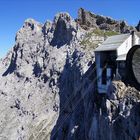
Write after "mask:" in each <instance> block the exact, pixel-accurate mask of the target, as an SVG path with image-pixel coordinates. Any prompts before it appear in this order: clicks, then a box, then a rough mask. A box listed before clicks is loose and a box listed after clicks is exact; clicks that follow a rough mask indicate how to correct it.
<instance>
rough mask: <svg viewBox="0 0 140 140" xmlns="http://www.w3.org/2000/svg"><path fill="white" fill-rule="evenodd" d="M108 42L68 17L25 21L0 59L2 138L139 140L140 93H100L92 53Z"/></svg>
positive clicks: (115, 88) (119, 88)
mask: <svg viewBox="0 0 140 140" xmlns="http://www.w3.org/2000/svg"><path fill="white" fill-rule="evenodd" d="M103 40H104V38H103V36H98V35H96V34H94V33H93V31H92V30H89V31H87V30H83V29H82V28H81V27H80V25H79V24H78V23H77V22H75V20H74V19H72V18H71V17H70V15H69V14H68V13H60V14H57V15H56V16H55V18H54V20H53V21H46V23H45V24H41V23H39V22H37V21H35V20H33V19H27V20H26V21H25V23H24V24H23V27H22V28H21V29H20V30H19V31H18V32H17V34H16V41H15V45H14V47H13V48H12V49H11V50H10V51H9V53H8V54H7V55H6V57H5V58H3V59H2V60H0V140H50V139H51V140H122V139H123V140H131V139H132V140H137V139H138V138H139V136H140V110H139V108H140V104H139V103H140V97H139V91H138V90H136V89H135V88H132V87H130V86H129V87H127V86H126V85H125V84H124V83H123V82H122V81H113V83H112V85H110V89H109V91H108V93H107V95H106V96H100V95H99V94H98V93H97V91H96V80H97V77H96V66H95V63H94V61H95V58H94V49H95V47H97V45H98V44H99V43H102V41H103Z"/></svg>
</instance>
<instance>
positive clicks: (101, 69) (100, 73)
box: [95, 32, 140, 93]
mask: <svg viewBox="0 0 140 140" xmlns="http://www.w3.org/2000/svg"><path fill="white" fill-rule="evenodd" d="M136 44H140V38H139V35H138V34H136V33H134V32H132V33H131V34H121V35H115V36H111V37H109V38H108V39H107V40H105V41H104V42H103V44H101V45H100V46H99V47H97V48H96V49H95V61H96V71H97V87H98V92H99V93H107V91H108V87H109V86H110V84H111V81H112V79H113V78H114V77H117V78H120V79H123V78H125V74H126V71H125V69H126V56H127V53H128V51H129V50H130V49H131V48H132V46H134V45H136Z"/></svg>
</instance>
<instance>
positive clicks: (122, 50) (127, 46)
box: [117, 35, 132, 56]
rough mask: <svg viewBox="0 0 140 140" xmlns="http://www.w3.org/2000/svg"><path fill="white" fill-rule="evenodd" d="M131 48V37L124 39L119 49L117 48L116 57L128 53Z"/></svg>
mask: <svg viewBox="0 0 140 140" xmlns="http://www.w3.org/2000/svg"><path fill="white" fill-rule="evenodd" d="M131 47H132V35H130V36H129V38H128V39H126V40H125V41H124V42H123V43H122V45H121V46H120V47H118V48H117V55H118V56H119V55H123V54H126V53H128V51H129V50H130V49H131Z"/></svg>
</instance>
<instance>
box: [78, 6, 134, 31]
mask: <svg viewBox="0 0 140 140" xmlns="http://www.w3.org/2000/svg"><path fill="white" fill-rule="evenodd" d="M78 22H79V24H80V25H81V27H83V28H84V29H90V28H95V29H101V30H109V31H115V32H119V33H129V32H131V31H133V30H134V31H136V28H134V27H132V26H128V24H127V23H126V21H123V20H120V21H117V20H114V19H113V18H111V17H106V16H102V15H97V14H94V13H91V12H90V11H86V10H85V9H83V8H80V9H79V11H78Z"/></svg>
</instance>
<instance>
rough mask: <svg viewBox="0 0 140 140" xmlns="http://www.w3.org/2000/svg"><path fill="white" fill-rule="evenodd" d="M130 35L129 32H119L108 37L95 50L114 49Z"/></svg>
mask: <svg viewBox="0 0 140 140" xmlns="http://www.w3.org/2000/svg"><path fill="white" fill-rule="evenodd" d="M129 36H130V34H121V35H115V36H111V37H109V38H108V39H107V40H106V41H104V42H103V44H101V45H100V46H99V47H97V48H96V49H95V51H111V50H116V49H117V48H118V47H120V45H121V44H122V43H123V42H124V41H125V40H126V39H127V38H128V37H129Z"/></svg>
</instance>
